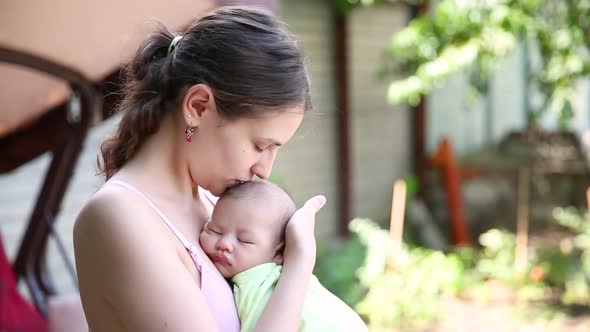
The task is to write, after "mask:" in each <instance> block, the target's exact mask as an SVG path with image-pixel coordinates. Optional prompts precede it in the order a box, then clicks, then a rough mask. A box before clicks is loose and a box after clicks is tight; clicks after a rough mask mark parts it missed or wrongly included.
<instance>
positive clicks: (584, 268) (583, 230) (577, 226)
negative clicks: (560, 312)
mask: <svg viewBox="0 0 590 332" xmlns="http://www.w3.org/2000/svg"><path fill="white" fill-rule="evenodd" d="M553 215H554V217H555V219H556V220H557V222H558V223H559V224H560V225H562V226H564V227H566V228H567V229H569V230H570V231H572V232H573V234H574V236H573V238H564V239H562V241H561V243H560V244H559V246H555V247H551V248H546V249H544V250H543V251H541V252H540V254H539V261H540V262H541V263H542V264H543V266H544V267H545V269H546V270H547V277H546V282H547V283H548V284H550V285H551V286H553V287H556V288H557V289H559V290H560V293H561V300H562V302H563V303H564V304H579V305H587V306H590V214H588V213H584V212H582V211H579V210H577V209H575V208H557V209H555V210H554V212H553Z"/></svg>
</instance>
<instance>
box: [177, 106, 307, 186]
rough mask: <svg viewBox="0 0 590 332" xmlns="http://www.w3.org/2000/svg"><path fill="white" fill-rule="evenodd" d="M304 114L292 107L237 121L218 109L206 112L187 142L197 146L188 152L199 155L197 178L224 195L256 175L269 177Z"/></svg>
mask: <svg viewBox="0 0 590 332" xmlns="http://www.w3.org/2000/svg"><path fill="white" fill-rule="evenodd" d="M206 112H207V111H206ZM204 113H205V112H204ZM303 113H304V110H303V107H292V108H289V109H287V110H284V111H280V112H279V111H277V112H266V113H264V114H262V115H261V116H258V117H255V118H247V117H243V118H238V119H236V120H226V119H223V118H222V117H221V116H220V115H219V113H217V111H209V114H203V116H202V117H201V119H200V123H199V126H198V127H197V128H195V131H194V134H193V141H192V142H191V143H187V144H191V145H194V147H193V146H191V147H190V148H189V149H188V151H189V152H188V153H192V151H194V153H195V154H198V155H195V159H194V160H198V162H193V164H192V165H191V176H192V178H193V181H195V183H197V184H198V185H199V186H201V187H203V188H205V189H207V190H209V191H210V192H211V193H212V194H213V195H216V196H220V195H221V194H222V193H223V192H224V191H225V190H226V189H227V188H228V187H231V186H234V185H236V184H238V183H239V182H241V181H250V180H252V178H253V177H254V175H256V176H258V177H260V178H263V179H266V178H267V177H268V176H269V175H270V172H271V170H272V166H273V163H274V161H275V158H276V155H277V151H278V149H279V147H280V146H281V145H283V144H285V143H287V142H288V141H289V139H291V137H292V136H293V134H294V133H295V131H296V130H297V128H299V125H300V124H301V121H302V120H303Z"/></svg>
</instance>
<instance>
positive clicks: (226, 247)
mask: <svg viewBox="0 0 590 332" xmlns="http://www.w3.org/2000/svg"><path fill="white" fill-rule="evenodd" d="M217 250H221V251H228V252H231V251H232V246H231V244H230V243H229V241H228V240H227V239H225V238H221V239H219V241H217Z"/></svg>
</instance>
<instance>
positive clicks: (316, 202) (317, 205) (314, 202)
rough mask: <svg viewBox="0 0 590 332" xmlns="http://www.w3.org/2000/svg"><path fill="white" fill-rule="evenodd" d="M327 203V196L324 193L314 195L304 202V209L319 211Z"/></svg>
mask: <svg viewBox="0 0 590 332" xmlns="http://www.w3.org/2000/svg"><path fill="white" fill-rule="evenodd" d="M325 204H326V197H324V196H323V195H317V196H314V197H312V198H310V199H308V200H307V202H305V204H303V207H302V209H303V210H305V211H306V212H310V213H313V214H316V213H318V211H319V210H320V209H321V208H322V207H323V206H324V205H325Z"/></svg>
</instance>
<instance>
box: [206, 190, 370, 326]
mask: <svg viewBox="0 0 590 332" xmlns="http://www.w3.org/2000/svg"><path fill="white" fill-rule="evenodd" d="M295 210H296V206H295V203H294V202H293V200H292V199H291V198H290V197H289V195H288V194H287V193H286V192H285V191H284V190H282V189H281V188H280V187H279V186H277V185H275V184H273V183H271V182H269V181H264V180H258V181H252V182H247V183H244V184H240V185H238V186H235V187H233V188H231V189H228V190H227V191H226V192H225V193H224V194H223V196H222V197H221V198H220V199H219V201H218V202H217V204H216V206H215V209H214V210H213V214H212V216H211V220H209V221H208V222H207V223H206V224H205V228H204V230H203V232H202V233H201V235H200V238H199V242H200V244H201V247H202V248H203V250H204V251H205V253H206V254H207V255H208V256H209V258H211V261H212V262H213V264H215V266H216V267H217V269H218V270H219V272H220V273H221V274H222V275H223V276H224V277H225V278H227V279H230V280H231V282H232V283H233V289H234V297H235V301H236V306H237V308H238V314H239V317H240V322H241V332H245V331H252V330H254V327H255V326H256V321H257V320H258V318H259V317H260V315H261V314H262V311H263V310H264V307H265V305H266V303H267V302H268V300H269V299H270V296H271V294H272V291H273V289H274V287H275V286H276V284H277V282H278V280H279V277H280V275H281V269H282V266H281V264H282V263H283V256H282V253H283V247H284V239H285V238H284V233H285V226H286V224H287V221H288V220H289V218H290V217H291V215H292V214H293V213H294V212H295ZM299 330H300V331H355V332H356V331H367V327H366V325H365V324H364V322H363V321H362V319H361V318H360V317H359V316H358V315H357V314H356V312H354V310H352V309H351V308H350V307H348V306H347V305H346V304H345V303H344V302H342V301H341V300H340V299H339V298H337V297H336V296H335V295H333V294H332V293H330V292H329V291H328V290H327V289H326V288H324V287H323V286H322V285H321V284H320V283H319V281H318V279H317V278H316V277H315V276H312V279H311V280H310V283H309V288H308V291H307V294H306V298H305V302H304V306H303V313H302V320H301V325H300V328H299Z"/></svg>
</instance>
